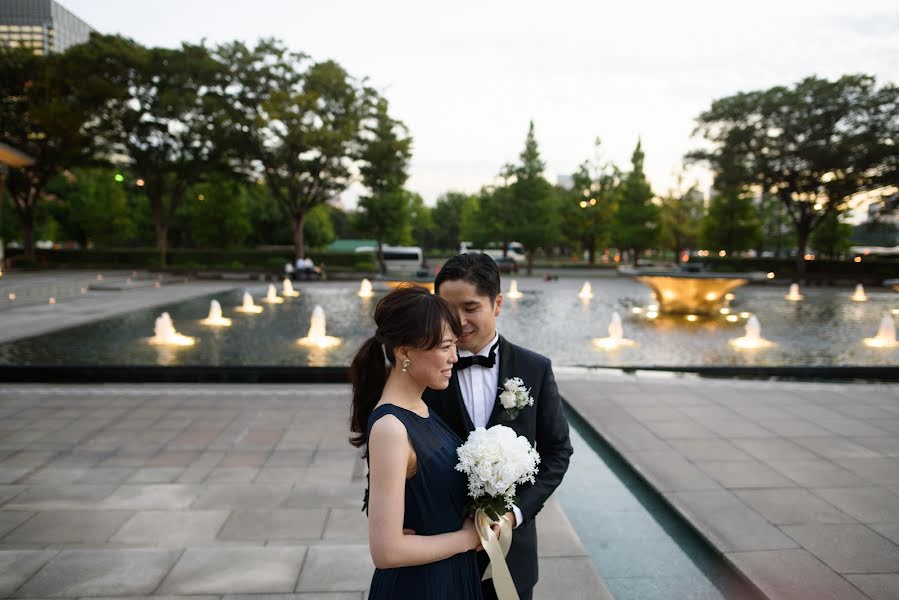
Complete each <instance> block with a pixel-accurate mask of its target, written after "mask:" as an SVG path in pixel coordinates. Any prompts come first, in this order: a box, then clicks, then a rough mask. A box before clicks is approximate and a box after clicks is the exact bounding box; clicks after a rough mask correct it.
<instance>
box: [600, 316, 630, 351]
mask: <svg viewBox="0 0 899 600" xmlns="http://www.w3.org/2000/svg"><path fill="white" fill-rule="evenodd" d="M593 345H594V346H596V347H597V348H602V349H603V350H616V349H618V348H620V347H621V346H633V345H634V340H629V339H627V338H625V337H624V328H623V327H622V326H621V315H619V314H618V313H617V312H614V313H612V320H611V321H610V322H609V337H604V338H596V339H594V340H593Z"/></svg>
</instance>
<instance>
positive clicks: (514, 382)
mask: <svg viewBox="0 0 899 600" xmlns="http://www.w3.org/2000/svg"><path fill="white" fill-rule="evenodd" d="M499 401H500V404H502V405H503V409H504V410H503V411H502V413H500V415H499V418H500V420H501V421H513V420H514V419H515V417H517V416H518V413H520V412H521V409H523V408H524V407H525V406H533V405H534V399H533V398H532V397H531V388H527V387H524V381H522V380H521V378H520V377H511V378H509V379H506V382H505V383H504V384H503V391H502V392H501V393H500V395H499Z"/></svg>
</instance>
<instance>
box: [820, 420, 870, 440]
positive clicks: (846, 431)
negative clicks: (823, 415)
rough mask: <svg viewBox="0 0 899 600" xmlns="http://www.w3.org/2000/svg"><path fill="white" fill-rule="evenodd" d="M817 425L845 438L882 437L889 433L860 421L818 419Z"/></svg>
mask: <svg viewBox="0 0 899 600" xmlns="http://www.w3.org/2000/svg"><path fill="white" fill-rule="evenodd" d="M815 424H816V425H820V426H821V427H823V428H824V429H827V430H830V431H832V432H834V433H837V434H839V435H845V436H866V435H873V436H881V435H884V434H886V433H887V432H888V430H887V429H882V428H880V427H876V426H874V425H871V424H869V423H866V422H865V421H859V420H858V419H845V418H844V419H818V420H815Z"/></svg>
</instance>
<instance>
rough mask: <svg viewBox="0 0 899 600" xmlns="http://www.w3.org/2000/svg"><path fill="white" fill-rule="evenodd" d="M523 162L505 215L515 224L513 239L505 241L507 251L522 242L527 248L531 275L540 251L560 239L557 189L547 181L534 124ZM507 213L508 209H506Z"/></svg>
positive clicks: (514, 170)
mask: <svg viewBox="0 0 899 600" xmlns="http://www.w3.org/2000/svg"><path fill="white" fill-rule="evenodd" d="M519 160H520V161H521V162H520V163H519V164H518V165H515V166H514V167H513V168H512V170H511V173H512V175H513V177H514V181H513V183H512V184H511V185H510V186H509V188H510V197H509V203H508V209H506V210H504V212H505V213H506V214H507V215H508V218H509V219H510V221H511V227H510V232H509V233H510V239H507V240H503V241H504V243H503V250H504V251H505V250H507V249H508V242H510V241H513V240H514V241H518V242H520V243H521V245H522V246H524V250H525V253H526V254H527V261H528V275H530V274H531V272H532V271H533V267H534V254H535V253H536V251H537V249H538V248H540V247H543V248H546V247H548V246H549V245H551V244H553V243H554V242H555V241H556V240H557V239H558V236H559V219H558V211H557V210H556V208H557V206H556V198H555V194H554V190H553V187H552V186H551V185H550V184H549V182H548V181H546V179H544V177H543V170H544V168H545V166H546V165H545V163H544V162H543V160H541V158H540V150H539V149H538V147H537V138H536V136H535V135H534V122H533V121H531V122H530V125H529V126H528V134H527V138H526V139H525V143H524V149H523V150H522V151H521V154H520V155H519ZM502 208H503V209H505V207H502Z"/></svg>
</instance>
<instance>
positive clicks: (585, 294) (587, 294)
mask: <svg viewBox="0 0 899 600" xmlns="http://www.w3.org/2000/svg"><path fill="white" fill-rule="evenodd" d="M577 297H578V298H580V299H581V300H590V299H591V298H593V287H592V286H591V285H590V282H589V281H585V282H584V286H583V287H582V288H581V291H580V292H579V293H578V295H577ZM616 314H617V313H616Z"/></svg>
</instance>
